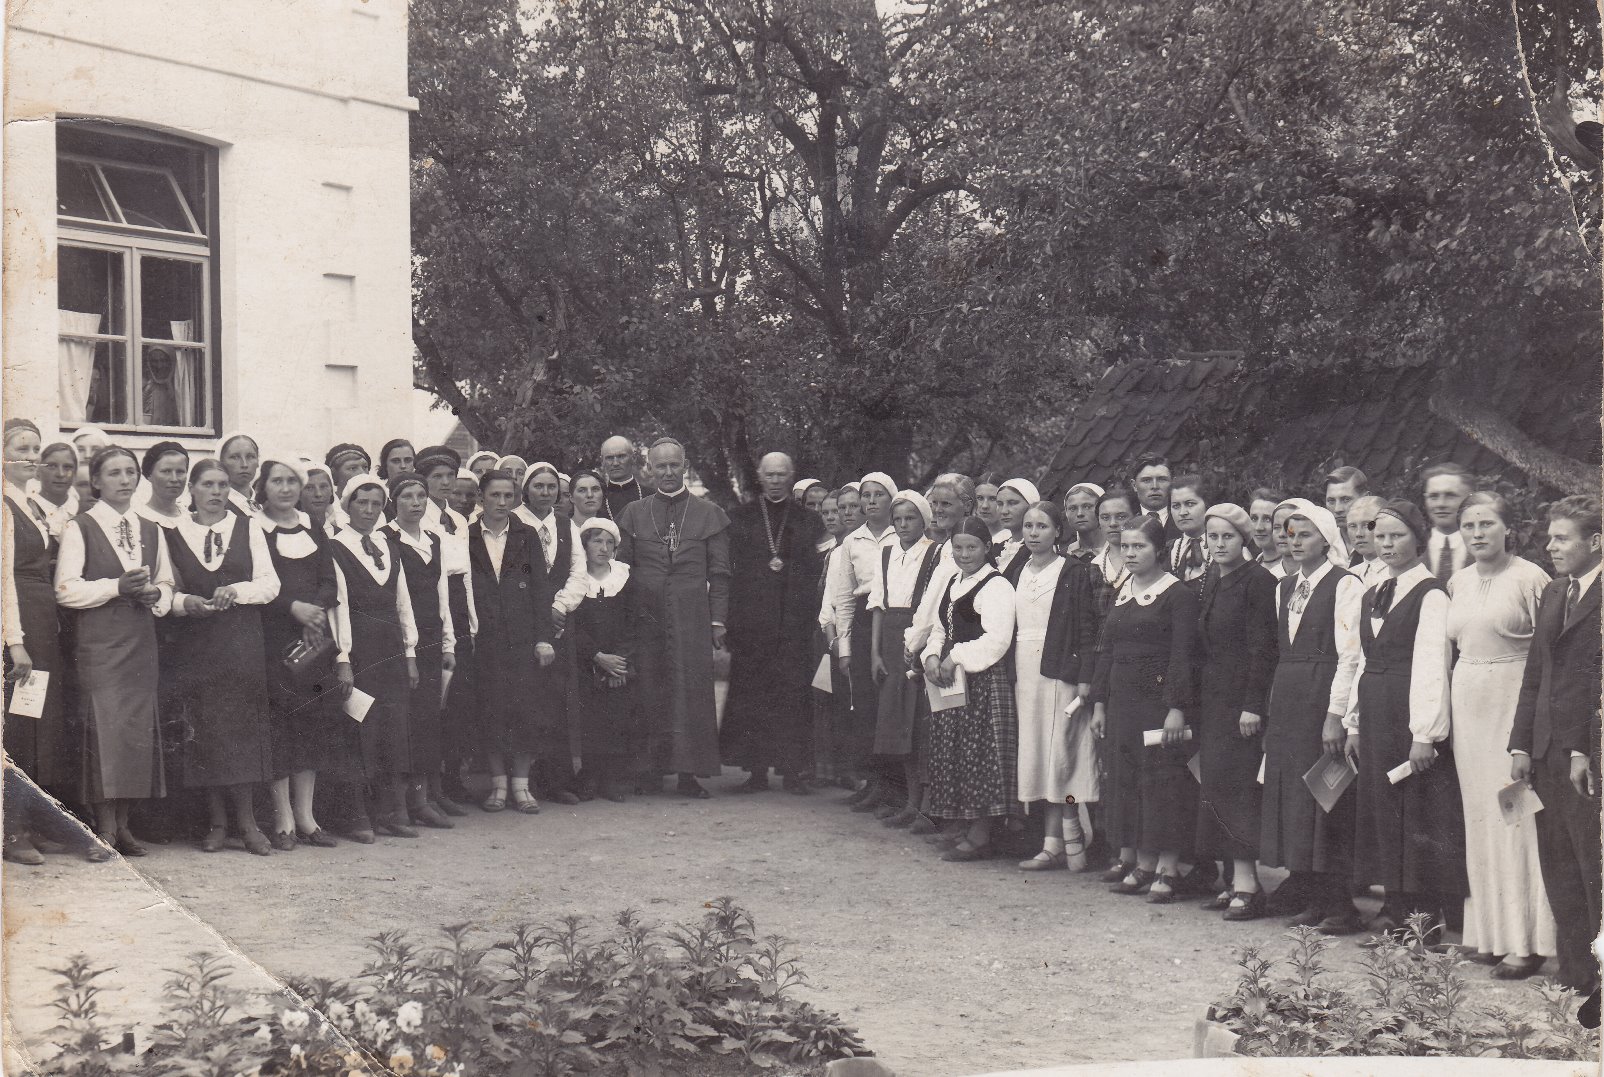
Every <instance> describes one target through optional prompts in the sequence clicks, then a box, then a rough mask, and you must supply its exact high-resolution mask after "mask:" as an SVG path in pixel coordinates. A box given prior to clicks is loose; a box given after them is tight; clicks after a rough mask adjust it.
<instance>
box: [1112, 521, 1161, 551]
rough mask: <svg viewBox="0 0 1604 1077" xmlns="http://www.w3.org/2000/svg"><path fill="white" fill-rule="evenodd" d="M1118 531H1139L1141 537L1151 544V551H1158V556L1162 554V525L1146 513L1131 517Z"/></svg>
mask: <svg viewBox="0 0 1604 1077" xmlns="http://www.w3.org/2000/svg"><path fill="white" fill-rule="evenodd" d="M1120 530H1121V531H1140V532H1141V533H1142V537H1143V538H1145V539H1147V541H1148V542H1150V543H1152V544H1153V549H1155V550H1157V551H1159V553H1160V554H1162V553H1163V552H1164V525H1163V524H1161V523H1159V522H1158V520H1156V519H1154V518H1153V517H1151V516H1149V515H1147V514H1146V513H1140V514H1138V515H1136V516H1132V517H1131V518H1130V519H1129V520H1127V521H1125V526H1124V527H1123V528H1121V529H1120Z"/></svg>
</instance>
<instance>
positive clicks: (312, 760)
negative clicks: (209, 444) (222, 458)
mask: <svg viewBox="0 0 1604 1077" xmlns="http://www.w3.org/2000/svg"><path fill="white" fill-rule="evenodd" d="M326 477H327V476H326V475H325V479H326ZM305 483H306V472H305V471H304V470H302V468H301V466H300V464H299V462H296V463H290V462H288V461H285V460H272V459H268V460H263V461H262V467H261V471H260V472H259V473H258V475H257V479H256V502H257V504H259V505H261V506H262V516H261V521H262V529H263V531H264V533H265V536H266V542H267V551H268V556H269V557H270V558H271V559H272V562H273V571H274V572H275V573H276V574H277V575H278V579H279V592H278V595H277V596H276V597H275V598H274V599H273V601H272V602H269V603H268V604H267V606H266V607H265V608H264V609H263V610H262V637H263V641H264V649H265V652H266V660H267V685H268V692H267V699H268V707H269V715H270V721H269V726H268V731H269V734H270V737H269V739H270V741H271V744H272V750H273V783H272V785H271V786H270V791H271V793H272V797H273V833H272V834H271V835H270V836H269V840H270V841H271V842H272V843H273V848H275V849H279V850H282V851H286V852H287V851H289V850H291V849H293V848H295V846H296V844H297V843H302V844H306V845H313V846H317V847H319V848H331V847H333V846H334V845H335V844H336V843H335V841H334V839H333V838H331V837H330V836H329V835H328V832H327V831H325V830H324V829H323V828H322V827H320V826H319V825H318V822H317V816H316V813H315V812H314V811H313V802H314V797H315V795H316V791H317V776H318V772H319V771H323V772H325V773H326V774H328V775H330V776H338V777H343V778H345V779H346V780H348V781H349V780H351V779H352V778H354V777H356V776H357V775H358V774H359V773H360V771H359V769H358V768H357V767H356V766H355V763H356V759H355V757H354V755H353V753H351V752H350V750H349V749H348V747H347V739H346V738H345V737H342V736H341V735H340V734H341V732H342V730H343V725H342V724H348V723H349V722H350V719H348V718H346V717H345V716H344V715H343V714H341V713H340V703H341V702H342V701H343V699H344V694H345V693H344V685H343V684H341V683H340V682H339V681H338V679H337V678H336V677H335V676H334V651H333V649H332V648H331V647H328V646H327V644H326V643H325V641H326V640H329V639H330V633H331V631H332V626H331V623H330V617H329V611H330V610H332V609H333V608H334V606H335V604H336V603H337V602H338V593H339V588H338V584H337V583H336V582H335V578H334V557H333V555H332V554H330V553H329V551H328V548H327V547H326V546H325V545H324V538H323V533H322V531H321V529H318V528H314V527H313V525H312V521H311V520H310V519H309V518H308V517H307V516H306V514H305V513H303V512H301V511H300V510H299V509H298V508H297V507H296V506H297V505H298V504H299V502H300V500H301V494H302V490H303V489H304V487H305ZM297 644H304V645H306V646H307V647H310V648H312V649H313V650H314V651H316V650H318V649H323V650H324V652H325V653H324V654H323V655H322V657H321V658H319V659H317V660H315V661H313V662H312V663H311V664H310V665H308V666H307V667H306V668H304V669H302V670H300V671H298V672H292V671H291V670H290V668H289V667H288V666H286V665H285V664H284V659H285V657H286V656H287V655H288V653H289V652H290V650H291V648H293V647H295V646H296V645H297Z"/></svg>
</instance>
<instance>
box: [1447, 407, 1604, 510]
mask: <svg viewBox="0 0 1604 1077" xmlns="http://www.w3.org/2000/svg"><path fill="white" fill-rule="evenodd" d="M1430 406H1431V410H1432V412H1433V413H1435V414H1436V415H1438V416H1439V417H1441V418H1442V419H1445V420H1447V421H1448V422H1450V423H1452V424H1453V425H1454V426H1455V427H1457V428H1458V429H1459V430H1460V431H1461V432H1462V433H1464V435H1465V436H1466V437H1468V438H1470V439H1471V440H1472V441H1474V442H1476V444H1478V445H1480V446H1482V447H1483V448H1486V449H1488V450H1490V451H1492V452H1495V453H1497V454H1498V455H1499V456H1501V457H1503V458H1504V459H1505V460H1507V461H1509V462H1510V463H1511V464H1514V465H1515V466H1516V467H1518V468H1520V469H1521V470H1522V471H1524V472H1525V473H1526V475H1527V477H1528V478H1531V479H1535V480H1536V481H1538V482H1540V483H1542V484H1543V485H1544V486H1550V487H1553V488H1554V489H1556V490H1559V491H1560V492H1561V493H1566V494H1594V495H1597V494H1598V492H1599V469H1598V468H1596V467H1594V466H1593V465H1592V464H1589V463H1587V462H1585V461H1582V460H1578V459H1576V458H1575V457H1571V456H1566V455H1564V454H1563V453H1558V452H1555V451H1554V450H1553V449H1550V448H1548V447H1547V446H1545V445H1539V444H1538V443H1537V442H1536V441H1533V440H1532V438H1531V437H1529V436H1528V435H1527V434H1525V433H1523V432H1522V431H1521V430H1520V428H1519V427H1517V426H1516V425H1515V424H1514V423H1512V422H1510V421H1509V419H1507V418H1505V417H1504V416H1502V415H1500V414H1498V413H1497V412H1495V411H1492V410H1490V409H1488V408H1486V407H1483V406H1482V405H1480V404H1476V403H1473V402H1471V401H1469V400H1466V399H1465V398H1464V397H1462V396H1456V395H1454V394H1452V393H1450V392H1448V391H1447V390H1439V391H1438V392H1436V393H1433V394H1432V396H1431V401H1430Z"/></svg>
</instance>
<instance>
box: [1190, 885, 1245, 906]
mask: <svg viewBox="0 0 1604 1077" xmlns="http://www.w3.org/2000/svg"><path fill="white" fill-rule="evenodd" d="M1236 896H1237V895H1236V894H1234V893H1232V892H1231V888H1230V887H1226V888H1225V889H1224V890H1221V891H1220V892H1219V893H1218V894H1215V895H1214V896H1213V897H1211V898H1209V899H1208V900H1207V901H1205V902H1204V903H1203V904H1202V905H1201V906H1199V908H1204V909H1208V910H1210V911H1211V912H1219V911H1220V910H1222V909H1226V908H1229V907H1230V905H1231V899H1232V898H1234V897H1236Z"/></svg>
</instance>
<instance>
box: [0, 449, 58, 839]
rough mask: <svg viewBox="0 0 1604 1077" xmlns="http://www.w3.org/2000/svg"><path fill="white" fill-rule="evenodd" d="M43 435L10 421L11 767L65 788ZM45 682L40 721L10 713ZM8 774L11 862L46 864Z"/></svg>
mask: <svg viewBox="0 0 1604 1077" xmlns="http://www.w3.org/2000/svg"><path fill="white" fill-rule="evenodd" d="M39 450H40V438H39V428H38V427H36V426H34V424H33V423H31V422H29V421H28V420H27V419H8V420H6V427H5V465H4V468H5V503H4V504H5V513H4V521H3V525H0V526H3V527H4V541H5V564H4V566H3V567H0V572H4V573H5V598H4V607H5V608H4V615H5V647H6V652H5V703H6V715H5V750H6V756H7V758H8V759H9V760H10V763H11V766H12V767H16V768H18V769H20V770H21V771H22V772H23V773H25V774H27V776H28V777H29V778H30V779H32V781H33V782H34V783H35V784H36V785H42V786H45V787H47V788H49V787H53V786H59V785H61V783H62V781H63V779H65V778H66V776H67V774H66V763H67V760H66V759H65V758H64V757H63V748H64V746H65V737H64V736H63V734H64V732H65V730H64V727H63V719H62V706H61V701H62V693H63V692H64V691H65V687H66V686H65V685H64V684H63V683H62V682H63V681H65V679H66V676H67V670H66V668H65V667H64V665H63V664H62V661H61V657H62V656H61V626H60V622H59V619H58V616H57V613H56V596H55V593H54V587H53V586H52V581H51V576H50V571H51V564H50V562H51V558H52V557H53V556H54V554H55V550H56V542H55V539H53V538H51V537H50V524H49V522H48V519H47V514H46V513H45V510H44V509H43V508H42V507H41V506H39V505H38V504H37V503H36V502H34V501H31V500H30V499H29V497H28V495H27V493H26V489H27V486H28V482H29V481H30V480H31V479H33V478H34V477H35V476H36V475H37V473H38V471H39ZM34 675H39V676H40V677H41V679H43V680H44V684H45V700H44V708H43V709H42V710H41V711H40V712H39V716H38V717H37V718H29V717H24V716H22V715H16V714H12V713H11V693H12V692H13V691H14V690H15V688H16V686H17V685H19V684H22V683H25V682H26V681H28V680H29V679H30V677H32V676H34ZM20 793H21V790H20V788H18V787H17V783H16V781H15V780H14V778H13V775H12V773H11V770H10V769H9V768H8V769H7V771H6V774H5V810H4V817H5V850H4V855H5V859H7V860H9V861H11V862H12V863H14V864H41V863H43V862H44V857H43V856H41V855H40V854H39V850H38V849H36V848H35V847H34V844H33V841H32V838H31V835H30V831H29V821H28V817H27V814H28V813H27V805H28V803H29V802H30V798H28V797H25V796H21V795H18V794H20Z"/></svg>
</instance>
